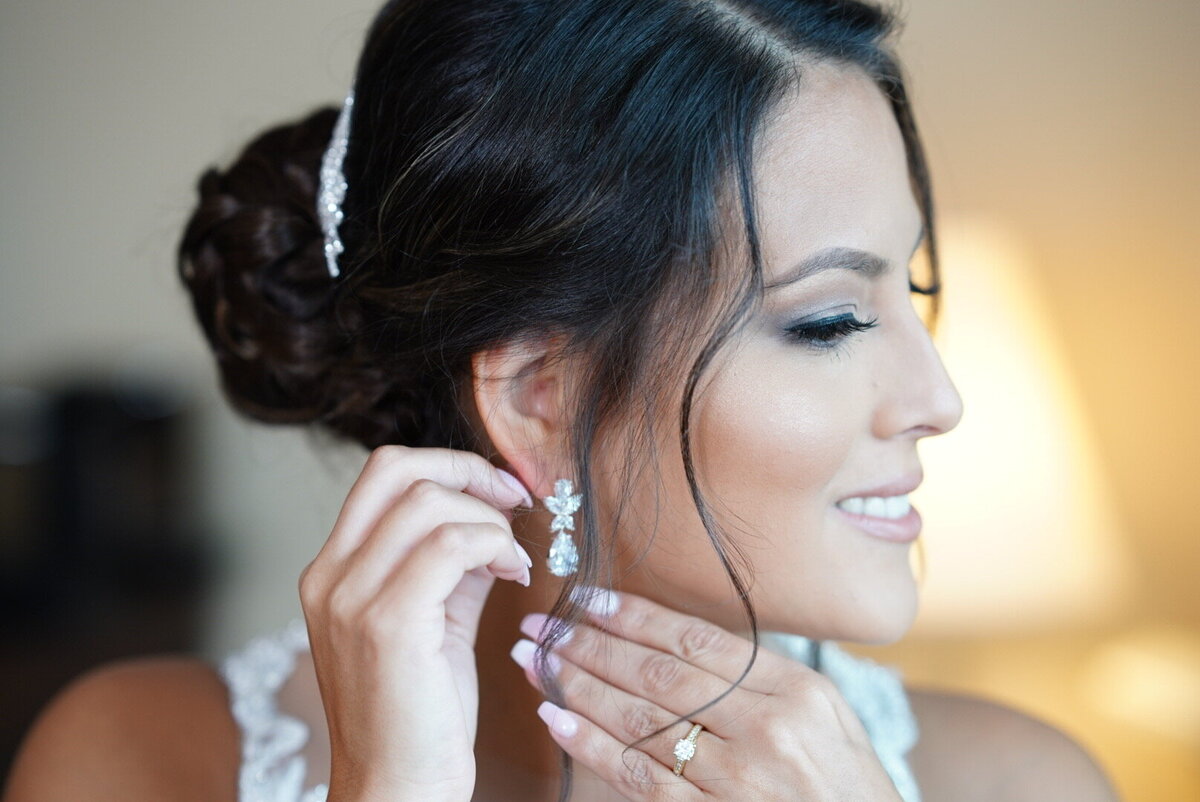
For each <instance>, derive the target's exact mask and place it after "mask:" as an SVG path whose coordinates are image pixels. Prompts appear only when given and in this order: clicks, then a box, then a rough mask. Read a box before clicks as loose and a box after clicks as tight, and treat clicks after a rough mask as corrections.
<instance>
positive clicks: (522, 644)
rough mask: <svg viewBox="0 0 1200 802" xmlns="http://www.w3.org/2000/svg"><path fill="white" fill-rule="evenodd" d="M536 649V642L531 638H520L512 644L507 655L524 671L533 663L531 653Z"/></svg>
mask: <svg viewBox="0 0 1200 802" xmlns="http://www.w3.org/2000/svg"><path fill="white" fill-rule="evenodd" d="M536 651H537V644H535V643H534V642H533V641H531V640H525V639H524V638H521V639H520V640H519V641H517V642H516V643H515V644H513V647H512V650H511V651H510V652H509V653H508V656H509V657H511V658H512V659H513V662H514V663H516V664H517V665H519V666H520V667H521V668H523V669H525V670H526V671H528V670H529V668H530V666H532V665H533V653H534V652H536Z"/></svg>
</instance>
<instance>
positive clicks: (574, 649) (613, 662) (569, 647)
mask: <svg viewBox="0 0 1200 802" xmlns="http://www.w3.org/2000/svg"><path fill="white" fill-rule="evenodd" d="M546 620H547V619H546V617H545V616H544V615H541V614H533V615H529V616H526V617H525V619H524V620H523V621H522V622H521V631H522V632H523V633H525V634H526V635H528V636H529V637H531V638H539V637H540V632H541V629H542V627H543V626H544V625H545V621H546ZM551 657H553V658H557V659H558V662H557V665H560V666H561V667H562V671H563V679H562V680H561V682H562V684H563V687H564V690H566V687H567V685H566V684H567V682H569V681H579V682H582V683H583V687H584V688H587V689H588V690H589V691H591V692H593V693H595V692H599V691H600V690H601V689H599V688H597V687H596V686H595V684H594V683H593V682H591V681H590V680H589V679H588V678H595V679H596V681H597V682H600V683H602V684H603V686H604V688H607V689H609V690H607V691H604V692H606V693H612V694H615V696H614V698H620V699H624V698H626V697H627V696H628V697H631V698H635V699H638V700H641V701H642V702H643V703H644V704H642V705H641V706H636V707H637V709H635V710H633V711H632V713H631V715H632V716H633V717H634V718H642V719H645V718H647V716H646V715H642V714H643V713H646V714H648V713H650V712H652V711H653V709H654V708H658V709H660V710H662V711H664V715H663V716H649V718H650V719H651V720H653V721H657V722H658V723H659V726H662V725H663V724H665V723H667V722H669V721H672V720H674V719H676V718H679V717H680V716H693V718H694V721H697V722H699V723H701V724H703V725H704V726H705V727H706V728H707V729H708V730H709V731H711V732H714V733H717V734H724V733H725V732H726V731H727V728H728V725H729V724H730V722H731V721H736V720H737V718H738V717H740V716H741V715H743V714H745V713H746V712H747V711H749V710H750V709H751V708H753V706H755V705H757V704H759V703H760V702H761V700H762V699H763V698H764V697H763V695H762V694H759V693H756V692H753V691H748V690H746V689H744V688H742V687H740V686H739V687H735V686H734V685H733V684H732V683H731V682H730V681H728V680H724V679H722V678H720V677H718V676H716V675H714V674H710V673H709V672H707V671H705V670H703V669H700V668H697V667H695V666H693V665H690V664H688V663H686V662H684V661H683V660H680V659H679V658H678V657H676V656H675V655H672V654H668V653H666V652H661V651H658V650H657V649H651V648H650V647H648V646H643V645H641V644H639V643H633V642H630V641H627V640H623V639H621V638H617V637H615V636H614V635H612V634H610V633H608V632H605V631H603V630H600V629H595V628H593V627H590V626H587V625H580V626H576V627H574V628H573V629H572V631H571V635H570V637H569V638H568V639H567V640H566V641H565V642H563V641H560V642H559V644H558V645H556V646H555V648H554V652H553V654H552V655H551ZM575 668H578V669H582V671H575V670H572V669H575ZM618 690H619V691H621V692H623V694H618V693H617V692H618ZM722 695H725V698H724V699H722V700H721V702H720V703H719V704H717V705H714V706H713V707H711V708H709V709H707V710H702V711H700V712H698V713H695V714H694V715H693V711H695V710H697V708H700V707H703V706H704V705H706V704H708V703H709V702H712V701H713V700H714V699H717V698H719V697H721V696H722ZM580 701H583V700H580ZM646 705H652V706H653V707H647V706H646ZM570 707H571V709H572V710H586V711H588V714H589V715H590V716H592V718H593V719H594V720H597V721H599V720H600V718H605V716H603V715H601V714H600V713H598V712H597V710H596V708H595V707H592V706H580V707H576V706H575V705H571V706H570ZM616 723H617V724H618V725H619V726H623V725H622V724H621V722H619V721H618V722H616ZM650 731H653V730H650ZM610 732H612V733H613V734H614V735H617V734H618V733H617V731H616V730H610ZM647 734H648V732H642V733H640V734H638V735H637V736H636V737H637V738H640V737H643V736H644V735H647Z"/></svg>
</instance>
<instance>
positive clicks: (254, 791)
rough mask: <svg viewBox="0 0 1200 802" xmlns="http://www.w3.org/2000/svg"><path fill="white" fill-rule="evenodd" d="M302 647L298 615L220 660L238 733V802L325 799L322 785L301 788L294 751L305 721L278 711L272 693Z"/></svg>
mask: <svg viewBox="0 0 1200 802" xmlns="http://www.w3.org/2000/svg"><path fill="white" fill-rule="evenodd" d="M307 648H308V631H307V630H306V629H305V627H304V622H303V621H302V620H300V619H295V620H293V621H291V622H290V623H289V624H288V625H287V626H286V627H284V628H282V629H280V630H278V631H277V632H275V633H272V634H270V635H265V636H261V637H258V638H255V639H254V640H252V641H250V642H249V643H248V644H246V645H245V646H244V647H243V648H242V649H241V650H239V651H237V652H234V653H232V654H230V655H228V656H227V657H226V658H225V659H224V660H222V661H221V667H220V670H221V676H222V678H223V679H224V680H225V684H226V686H228V688H229V698H230V705H231V708H232V712H233V717H234V720H235V721H237V723H238V727H239V729H240V730H241V734H242V743H241V747H242V762H241V767H240V769H239V772H238V802H325V797H326V795H327V794H328V788H327V787H326V786H324V785H317V786H314V787H312V788H309V789H308V790H307V791H306V790H305V789H304V776H305V772H306V766H305V761H304V757H303V756H302V755H300V754H299V752H300V750H301V749H303V748H304V745H305V743H307V742H308V726H307V725H306V724H305V723H304V722H302V721H300V720H299V719H297V718H294V717H292V716H288V715H285V714H283V713H281V712H280V711H279V708H278V706H277V703H276V695H277V694H278V692H279V689H280V687H281V686H282V685H283V683H284V682H285V681H286V680H287V678H288V677H290V676H291V674H292V671H293V670H294V669H295V666H296V653H297V652H298V651H301V650H303V649H307Z"/></svg>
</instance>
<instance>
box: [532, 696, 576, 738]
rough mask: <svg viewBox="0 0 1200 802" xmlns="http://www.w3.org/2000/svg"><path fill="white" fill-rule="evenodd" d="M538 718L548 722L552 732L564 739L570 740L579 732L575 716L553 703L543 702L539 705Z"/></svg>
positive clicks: (547, 724)
mask: <svg viewBox="0 0 1200 802" xmlns="http://www.w3.org/2000/svg"><path fill="white" fill-rule="evenodd" d="M537 713H538V718H540V719H541V720H542V721H544V722H546V726H548V727H549V728H550V729H551V730H552V731H554V732H555V733H557V734H558V735H561V736H562V737H564V738H570V737H571V736H572V735H574V734H575V733H576V732H577V731H578V730H579V723H578V722H577V721H575V716H574V714H572V713H568V712H567V711H566V710H563V709H562V708H561V707H559V706H558V705H556V704H554V703H553V702H542V703H541V704H540V705H538V710H537Z"/></svg>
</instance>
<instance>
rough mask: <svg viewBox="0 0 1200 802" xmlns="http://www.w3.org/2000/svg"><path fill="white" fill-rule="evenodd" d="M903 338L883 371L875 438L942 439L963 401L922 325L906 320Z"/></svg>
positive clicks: (897, 340) (955, 421)
mask: <svg viewBox="0 0 1200 802" xmlns="http://www.w3.org/2000/svg"><path fill="white" fill-rule="evenodd" d="M896 325H898V326H901V327H902V329H901V330H902V336H898V337H896V338H895V344H894V349H893V350H889V351H888V352H887V353H886V355H885V359H886V366H884V367H883V368H882V369H881V373H882V377H883V381H886V382H888V384H887V385H886V387H885V386H883V385H882V384H881V386H880V389H881V390H884V391H885V394H884V395H883V397H882V398H881V402H880V404H879V407H878V414H877V415H876V426H875V428H876V431H875V434H876V436H877V437H880V438H883V439H887V438H891V437H896V436H897V435H900V436H910V437H913V438H914V439H916V438H921V437H931V436H934V435H939V434H945V433H946V432H948V431H950V430H951V429H953V428H954V427H955V426H957V425H958V422H959V421H960V420H962V415H963V401H962V396H961V395H959V393H958V388H956V387H955V386H954V382H953V381H952V380H951V378H950V374H949V373H948V372H947V370H946V366H945V364H944V363H943V362H942V357H941V355H940V354H939V353H938V350H937V347H936V346H935V345H934V342H933V338H932V337H930V335H929V330H928V329H927V328H926V327H925V324H924V322H923V321H922V320H921V319H920V318H919V317H918V316H917V315H916V314H911V315H908V316H906V317H905V319H904V321H903V322H902V323H897V324H896Z"/></svg>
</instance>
